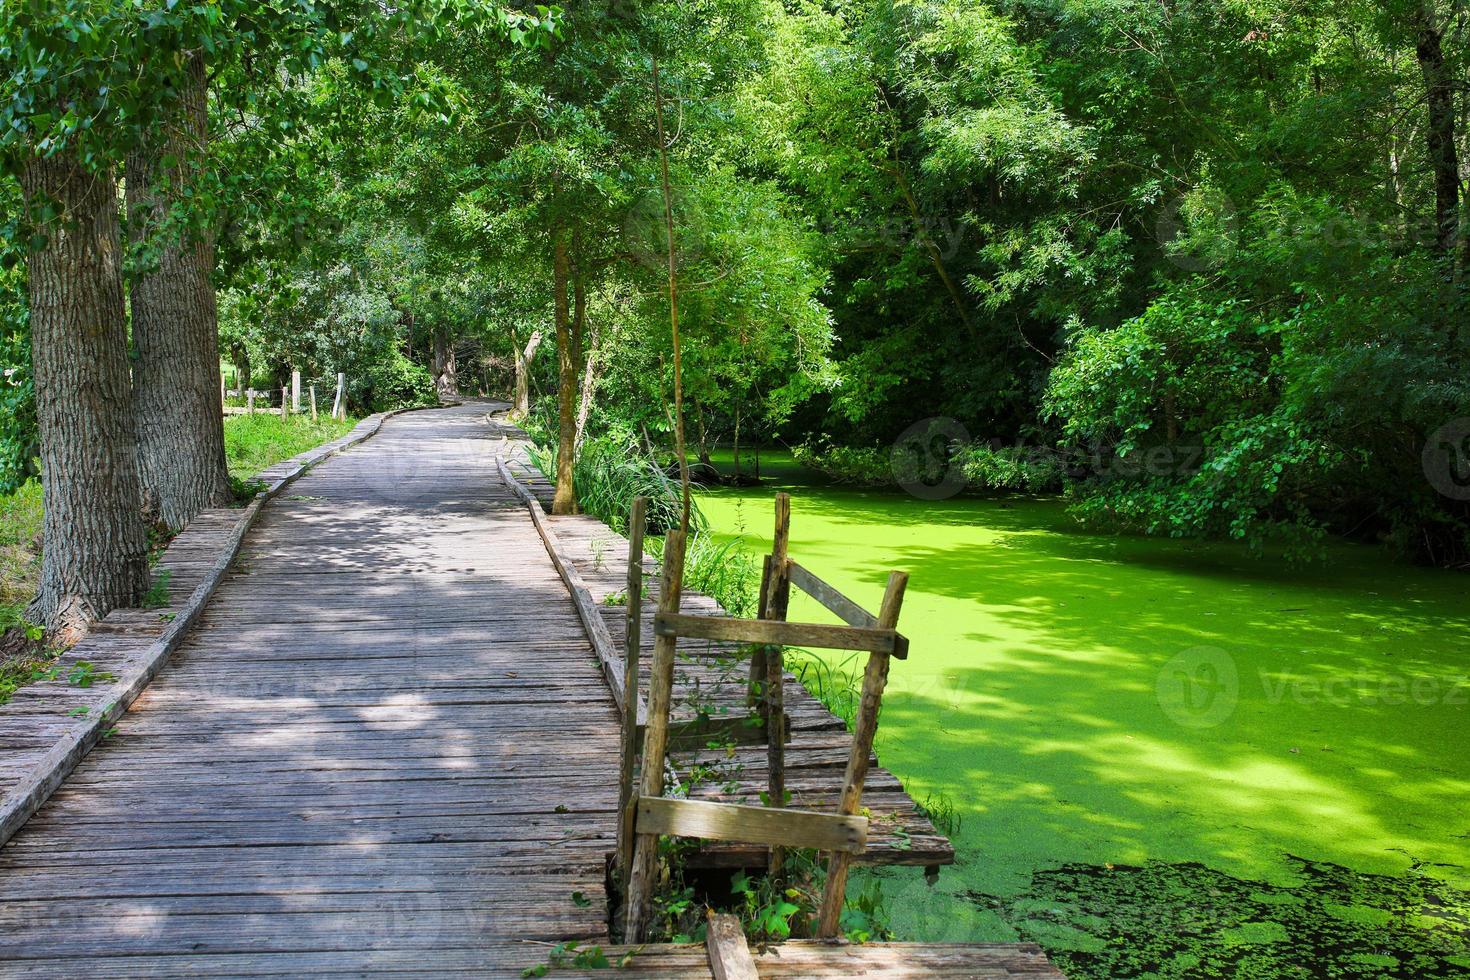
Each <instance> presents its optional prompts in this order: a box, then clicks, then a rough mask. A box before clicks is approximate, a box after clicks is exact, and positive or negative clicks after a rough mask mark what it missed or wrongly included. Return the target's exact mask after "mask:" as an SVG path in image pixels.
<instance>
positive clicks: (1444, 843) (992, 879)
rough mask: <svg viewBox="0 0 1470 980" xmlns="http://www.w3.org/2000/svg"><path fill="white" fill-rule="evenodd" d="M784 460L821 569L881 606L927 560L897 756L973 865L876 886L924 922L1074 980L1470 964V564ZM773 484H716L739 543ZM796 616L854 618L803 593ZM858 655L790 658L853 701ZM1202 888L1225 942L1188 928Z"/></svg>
mask: <svg viewBox="0 0 1470 980" xmlns="http://www.w3.org/2000/svg"><path fill="white" fill-rule="evenodd" d="M762 471H763V474H765V475H768V476H769V475H772V474H773V473H774V474H776V475H777V482H778V483H780V484H781V488H782V489H788V490H790V492H791V493H792V494H793V501H792V524H791V551H792V554H793V555H794V556H795V557H796V558H797V559H798V560H800V561H801V562H802V563H803V564H805V565H807V566H808V567H810V568H812V569H813V570H815V571H816V572H817V573H818V574H820V575H821V576H822V577H823V578H825V579H827V580H828V581H830V582H832V583H833V584H834V585H835V586H837V587H838V588H840V589H842V590H843V591H844V592H846V593H847V594H849V595H851V596H852V597H853V598H854V599H855V600H857V601H859V602H861V603H864V604H866V605H868V606H869V607H872V606H875V605H876V604H877V602H878V600H879V598H880V597H881V595H882V592H883V583H884V579H885V578H886V575H887V573H888V571H889V570H890V569H903V570H906V571H908V572H910V573H911V576H912V577H911V579H910V583H909V588H908V593H907V597H906V601H905V604H904V612H903V617H902V620H901V623H900V629H902V630H903V632H904V633H905V634H907V635H908V636H909V637H910V639H911V642H912V652H911V656H910V658H909V659H908V660H907V661H903V662H897V663H895V664H894V665H893V669H892V672H891V674H890V677H889V685H888V693H887V696H886V697H885V701H884V709H883V717H882V725H881V727H880V729H879V735H878V746H877V748H878V752H879V754H880V756H881V758H882V760H883V764H884V765H885V766H886V767H887V768H889V769H891V770H893V771H894V772H895V773H896V774H897V775H898V776H899V777H900V778H901V779H903V780H904V782H905V785H906V786H907V787H908V788H909V790H910V792H911V793H912V794H913V795H914V797H915V798H916V799H918V800H920V801H925V800H927V801H929V802H927V803H926V806H928V807H929V808H930V812H931V813H932V814H933V815H934V816H936V817H939V818H941V819H942V820H943V822H945V823H947V824H950V825H951V826H952V827H953V828H954V833H953V840H954V842H955V845H956V848H957V852H958V864H957V865H956V866H955V867H953V868H947V869H945V870H944V872H943V873H942V874H941V875H940V877H939V880H938V883H937V885H935V886H934V887H930V886H929V885H927V884H926V883H925V882H924V881H923V878H922V876H921V875H920V873H919V871H918V869H893V870H891V871H879V872H873V871H869V872H864V873H863V874H862V875H856V876H855V878H854V882H855V887H861V886H862V884H863V883H865V882H866V881H867V880H869V878H871V877H879V878H881V879H882V880H883V881H884V886H885V892H886V893H887V896H888V902H889V906H890V909H891V910H892V912H893V916H894V928H895V931H897V932H898V934H899V935H900V936H902V937H904V938H909V939H918V940H930V941H940V940H958V941H1013V940H1016V939H1034V940H1036V941H1039V942H1041V943H1042V944H1043V945H1045V946H1046V947H1047V948H1048V950H1049V951H1051V953H1052V954H1053V955H1054V956H1056V957H1057V958H1058V960H1059V961H1060V962H1061V963H1062V965H1063V966H1064V968H1065V969H1066V970H1067V971H1068V973H1069V975H1070V976H1074V977H1078V978H1091V977H1095V978H1103V977H1116V976H1139V977H1144V976H1147V977H1154V978H1165V977H1217V976H1218V977H1236V976H1244V977H1257V976H1259V977H1277V976H1280V977H1312V976H1320V975H1329V974H1327V973H1320V972H1314V971H1315V970H1316V969H1317V967H1316V965H1315V964H1316V963H1317V962H1319V961H1317V960H1313V959H1312V957H1313V956H1317V957H1325V958H1326V959H1325V960H1322V962H1330V963H1332V964H1333V969H1334V970H1335V971H1336V972H1333V973H1331V974H1330V975H1332V976H1338V977H1362V978H1368V977H1373V978H1379V977H1406V978H1407V977H1416V978H1417V977H1427V976H1455V975H1470V926H1467V923H1470V890H1467V889H1470V822H1467V819H1466V817H1465V808H1464V798H1465V794H1466V793H1467V792H1470V779H1467V777H1466V775H1465V768H1464V760H1465V758H1466V757H1467V754H1470V724H1467V722H1470V591H1467V590H1466V589H1465V584H1464V577H1463V575H1461V574H1457V573H1453V572H1446V571H1437V570H1430V569H1421V568H1413V567H1408V566H1402V565H1395V564H1392V563H1391V562H1390V561H1389V560H1388V558H1387V557H1386V556H1385V555H1384V554H1383V553H1382V552H1381V551H1379V550H1378V549H1374V548H1370V547H1367V546H1357V545H1347V544H1335V545H1332V546H1331V548H1330V561H1328V562H1327V563H1325V564H1323V565H1319V566H1309V567H1292V566H1288V565H1286V564H1285V563H1283V562H1275V561H1269V560H1260V559H1253V558H1250V557H1248V556H1247V555H1246V554H1245V553H1244V552H1242V551H1241V550H1240V549H1238V548H1235V547H1232V546H1229V545H1224V544H1212V543H1200V542H1190V541H1165V540H1158V539H1142V538H1135V537H1129V536H1115V535H1106V534H1096V533H1090V532H1086V531H1083V530H1081V529H1079V527H1078V526H1077V525H1076V524H1075V522H1074V521H1072V520H1071V519H1070V518H1069V517H1067V516H1066V514H1065V512H1064V505H1063V504H1062V503H1061V502H1060V501H1057V500H1052V499H1046V498H1036V497H975V496H964V497H958V498H955V499H952V500H947V501H941V502H927V501H921V500H917V499H914V498H911V497H908V496H905V495H902V494H897V493H892V492H887V491H881V490H861V489H853V488H834V487H829V486H823V485H819V484H817V483H816V482H815V481H814V480H813V478H812V477H811V476H810V475H807V474H803V473H802V472H801V471H800V470H799V469H798V468H796V467H794V466H792V465H791V464H790V461H789V460H787V461H786V462H785V465H784V466H783V465H782V461H781V460H779V459H778V458H777V457H776V456H775V454H764V455H763V458H762ZM775 489H776V487H774V486H770V485H768V486H765V487H760V488H718V489H713V490H709V491H705V492H704V493H702V494H701V500H700V504H701V508H702V510H703V512H704V513H705V515H706V517H707V519H708V521H709V523H710V526H711V528H712V529H713V533H714V536H715V538H716V539H717V540H720V539H724V540H734V539H736V538H744V539H745V540H746V541H747V542H748V546H749V547H750V548H751V549H752V550H755V551H757V552H759V551H761V550H765V549H766V548H768V547H769V541H770V537H769V535H770V528H769V519H768V518H767V517H766V515H768V514H770V513H771V496H772V494H773V492H774V490H775ZM757 515H759V518H758V519H757ZM747 527H753V528H754V529H755V533H752V532H751V531H749V530H747ZM790 616H791V618H792V619H793V620H806V621H831V618H830V617H829V616H828V615H827V614H825V611H824V610H822V609H821V608H820V607H819V606H817V605H816V603H815V602H813V601H811V600H809V599H807V598H806V597H804V596H800V595H794V596H793V598H792V603H791V609H790ZM849 656H850V655H848V654H840V653H834V654H831V655H826V654H823V655H820V656H817V655H813V656H812V658H811V661H817V662H820V663H821V664H822V666H820V667H818V666H808V667H805V668H803V667H801V666H796V665H794V666H796V669H799V670H804V674H805V679H806V681H807V683H808V685H809V686H811V687H812V688H813V689H814V690H815V691H816V692H817V693H818V695H819V696H822V697H823V698H824V700H828V701H829V703H832V704H833V705H834V706H836V707H837V708H838V713H839V714H843V713H845V712H844V711H843V710H842V699H843V698H844V697H848V696H849V695H847V694H845V693H844V692H846V691H848V690H850V686H851V685H849V684H845V683H844V679H845V678H848V677H850V676H851V674H852V673H853V671H852V667H853V666H854V664H848V663H846V660H847V658H848V657H849ZM793 659H796V658H793ZM811 661H807V660H804V659H803V660H800V661H798V663H799V664H800V663H809V662H811ZM1201 895H1206V896H1214V897H1210V898H1209V900H1208V902H1207V903H1206V904H1207V905H1208V911H1209V914H1210V915H1211V916H1213V917H1214V918H1212V919H1210V920H1209V921H1210V922H1214V921H1219V922H1222V923H1225V925H1223V926H1222V927H1221V929H1216V930H1213V931H1211V928H1210V925H1209V922H1205V921H1203V920H1201V921H1200V922H1198V923H1196V924H1195V925H1190V924H1189V923H1191V922H1195V919H1194V918H1191V916H1195V917H1196V918H1197V917H1198V916H1197V913H1198V912H1199V910H1200V908H1203V907H1204V906H1201V905H1199V902H1200V899H1199V896H1201ZM1231 896H1235V897H1239V899H1240V904H1238V905H1232V899H1231ZM1404 896H1409V898H1404ZM1415 896H1417V897H1415ZM1268 900H1269V901H1268ZM1272 908H1276V909H1277V911H1275V912H1273V911H1272ZM1159 923H1166V924H1169V926H1170V927H1169V928H1166V929H1160V928H1159V925H1158V924H1159ZM1176 923H1178V924H1179V926H1178V928H1174V927H1173V926H1174V924H1176ZM1375 923H1377V924H1375ZM1227 926H1228V930H1229V931H1228V934H1227V935H1222V934H1221V932H1222V930H1223V929H1226V927H1227ZM1344 939H1346V940H1350V941H1348V942H1342V940H1344ZM1145 953H1146V955H1145ZM1370 953H1371V954H1372V955H1371V956H1367V955H1366V954H1370ZM1365 956H1366V958H1364V957H1365ZM1355 957H1356V958H1355ZM1261 964H1268V965H1267V966H1262V965H1261ZM1260 971H1265V972H1260Z"/></svg>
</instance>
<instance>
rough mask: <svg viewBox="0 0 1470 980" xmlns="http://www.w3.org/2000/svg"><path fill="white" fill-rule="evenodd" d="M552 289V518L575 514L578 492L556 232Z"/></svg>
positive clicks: (563, 249)
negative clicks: (554, 429) (554, 381)
mask: <svg viewBox="0 0 1470 980" xmlns="http://www.w3.org/2000/svg"><path fill="white" fill-rule="evenodd" d="M553 253H554V254H553V257H552V289H553V291H554V294H555V295H554V304H553V305H554V307H555V313H554V316H555V319H556V361H557V385H556V407H557V435H558V441H557V451H556V494H555V496H553V497H552V499H551V512H552V513H553V514H575V513H576V512H577V491H576V488H575V487H574V486H573V485H572V463H573V461H574V459H575V454H576V451H577V419H576V411H577V359H576V352H575V351H574V350H573V343H574V341H573V338H572V325H571V322H570V321H571V316H570V315H569V311H568V309H567V279H568V273H569V269H570V263H569V262H568V259H567V243H566V237H565V236H564V235H563V234H562V233H560V232H558V233H557V235H556V242H555V244H554V245H553Z"/></svg>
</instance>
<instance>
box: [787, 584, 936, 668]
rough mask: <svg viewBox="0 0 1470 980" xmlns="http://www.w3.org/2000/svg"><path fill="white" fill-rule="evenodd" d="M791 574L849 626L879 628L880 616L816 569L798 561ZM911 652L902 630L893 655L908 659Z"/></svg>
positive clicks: (798, 586)
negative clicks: (822, 576)
mask: <svg viewBox="0 0 1470 980" xmlns="http://www.w3.org/2000/svg"><path fill="white" fill-rule="evenodd" d="M786 570H787V574H789V575H790V577H791V584H792V585H794V586H796V587H797V588H798V589H800V590H801V591H803V592H805V593H806V594H807V595H809V596H811V597H812V598H813V599H815V600H817V601H818V602H820V603H821V604H822V607H823V608H825V609H826V610H827V611H828V612H830V613H832V614H833V615H835V616H836V617H837V618H838V619H840V620H842V621H843V622H844V623H846V624H847V625H849V626H860V627H863V628H864V629H877V628H878V617H877V616H874V615H873V614H872V613H870V612H868V611H867V610H866V609H864V608H863V607H862V606H860V605H858V604H857V603H856V602H853V601H852V600H851V599H849V598H848V597H847V596H845V595H843V594H842V593H841V592H840V591H838V590H837V588H836V587H835V586H833V585H831V584H830V583H828V582H826V581H823V580H822V579H821V578H819V577H818V576H817V574H816V573H815V572H813V571H812V570H811V569H809V568H807V567H806V566H804V565H799V564H797V563H796V562H795V561H788V562H787V563H786ZM908 655H909V639H908V637H906V636H904V635H903V634H902V633H900V634H898V642H897V643H896V644H895V645H894V648H893V659H895V660H907V659H908Z"/></svg>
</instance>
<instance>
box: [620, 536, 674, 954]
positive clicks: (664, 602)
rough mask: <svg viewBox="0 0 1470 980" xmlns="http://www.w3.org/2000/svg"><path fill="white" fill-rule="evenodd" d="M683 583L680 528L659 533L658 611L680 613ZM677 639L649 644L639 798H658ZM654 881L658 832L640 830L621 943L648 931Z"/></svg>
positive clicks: (662, 638) (640, 938)
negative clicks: (661, 552) (661, 560)
mask: <svg viewBox="0 0 1470 980" xmlns="http://www.w3.org/2000/svg"><path fill="white" fill-rule="evenodd" d="M683 581H684V532H683V531H680V530H677V529H676V530H672V531H670V532H669V533H668V534H667V535H665V537H664V566H663V575H662V576H661V577H660V579H659V597H658V608H659V611H660V612H671V613H676V612H678V611H679V591H680V589H681V588H682V587H683ZM677 642H678V638H677V637H673V636H659V637H657V638H655V639H654V642H653V663H652V665H651V666H650V669H649V677H648V721H647V725H648V727H647V730H646V731H645V733H644V736H643V762H642V778H641V779H640V781H639V795H640V796H662V795H663V791H664V758H665V755H666V753H667V751H668V743H669V701H670V700H671V698H672V695H673V687H674V645H675V643H677ZM657 880H658V835H657V834H639V835H637V839H636V841H635V843H634V846H633V866H632V870H631V871H630V872H629V874H628V886H627V891H626V893H625V895H624V906H623V942H625V943H640V942H642V941H643V936H644V934H645V933H646V932H647V931H648V918H649V915H650V914H651V913H652V911H653V908H652V905H653V888H654V884H655V883H656V882H657Z"/></svg>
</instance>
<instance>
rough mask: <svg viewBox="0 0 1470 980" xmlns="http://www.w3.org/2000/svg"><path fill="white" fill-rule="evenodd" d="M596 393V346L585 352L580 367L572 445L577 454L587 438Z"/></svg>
mask: <svg viewBox="0 0 1470 980" xmlns="http://www.w3.org/2000/svg"><path fill="white" fill-rule="evenodd" d="M596 393H597V345H596V344H593V346H592V348H591V349H589V350H588V351H587V360H586V362H585V363H584V364H583V365H582V390H581V392H580V393H579V394H578V396H577V433H576V438H575V439H574V440H573V442H572V444H573V446H575V447H576V451H577V452H579V453H580V452H581V451H582V440H583V439H585V438H586V436H587V416H589V415H591V414H592V398H593V396H594V395H595V394H596Z"/></svg>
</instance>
